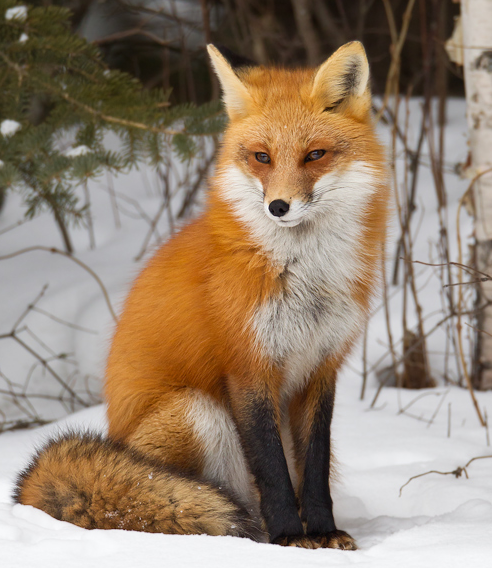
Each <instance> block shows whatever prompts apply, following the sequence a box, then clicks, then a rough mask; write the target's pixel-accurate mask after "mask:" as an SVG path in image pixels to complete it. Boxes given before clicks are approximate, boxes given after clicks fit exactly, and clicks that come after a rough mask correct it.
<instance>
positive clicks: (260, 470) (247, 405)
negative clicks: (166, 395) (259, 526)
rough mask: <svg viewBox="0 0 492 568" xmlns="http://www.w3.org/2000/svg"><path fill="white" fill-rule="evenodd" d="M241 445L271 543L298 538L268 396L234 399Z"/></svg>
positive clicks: (292, 497) (296, 516)
mask: <svg viewBox="0 0 492 568" xmlns="http://www.w3.org/2000/svg"><path fill="white" fill-rule="evenodd" d="M232 398H234V399H235V405H234V409H233V412H234V416H235V420H236V423H237V426H238V430H239V434H240V438H241V442H242V445H243V448H244V451H245V454H246V459H247V461H248V463H249V467H250V469H251V472H252V473H253V475H254V477H255V480H256V484H257V486H258V489H259V491H260V496H261V503H260V506H261V513H262V515H263V518H264V520H265V523H266V526H267V530H268V533H269V536H270V542H277V541H279V540H281V539H283V538H287V537H295V536H301V535H302V534H303V527H302V523H301V520H300V518H299V513H298V510H297V504H296V496H295V492H294V488H293V487H292V483H291V480H290V476H289V471H288V468H287V462H286V459H285V455H284V451H283V448H282V442H281V439H280V433H279V427H278V422H277V420H276V416H275V410H274V405H273V403H272V401H271V398H269V397H268V395H267V394H265V395H264V396H262V395H259V394H258V393H257V392H255V393H252V392H249V393H248V392H244V393H241V396H240V397H237V393H236V395H235V396H234V397H232Z"/></svg>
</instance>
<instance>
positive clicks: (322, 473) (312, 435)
mask: <svg viewBox="0 0 492 568" xmlns="http://www.w3.org/2000/svg"><path fill="white" fill-rule="evenodd" d="M334 401H335V381H334V380H330V381H325V380H322V379H321V380H316V379H315V380H314V381H313V382H312V384H310V385H309V386H308V388H307V389H306V392H305V393H303V395H302V396H301V397H300V399H299V400H298V401H297V403H296V404H295V405H294V412H295V414H296V416H294V417H291V421H292V423H293V436H294V447H295V451H296V459H297V461H298V464H299V465H300V469H301V472H300V473H301V476H300V477H301V483H300V488H299V497H300V505H301V520H302V522H303V524H304V526H305V531H306V537H308V541H309V543H310V545H311V546H312V547H313V548H317V547H323V548H341V549H347V550H355V549H356V548H357V547H356V545H355V541H354V540H353V539H352V537H350V536H349V535H348V534H347V533H346V532H344V531H340V530H337V528H336V525H335V520H334V517H333V500H332V498H331V493H330V458H331V452H330V450H331V449H330V428H331V420H332V416H333V405H334ZM291 416H292V409H291ZM293 545H294V546H306V544H305V543H293ZM311 546H308V547H311Z"/></svg>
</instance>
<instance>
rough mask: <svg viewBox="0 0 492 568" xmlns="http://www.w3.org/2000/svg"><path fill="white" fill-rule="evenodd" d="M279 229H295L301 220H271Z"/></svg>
mask: <svg viewBox="0 0 492 568" xmlns="http://www.w3.org/2000/svg"><path fill="white" fill-rule="evenodd" d="M273 221H275V223H277V225H278V226H279V227H296V226H297V225H299V224H300V223H301V222H302V219H273Z"/></svg>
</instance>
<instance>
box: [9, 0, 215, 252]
mask: <svg viewBox="0 0 492 568" xmlns="http://www.w3.org/2000/svg"><path fill="white" fill-rule="evenodd" d="M69 18H70V11H69V10H67V9H66V8H62V7H58V6H48V7H34V6H32V5H29V4H27V3H22V4H18V3H16V2H15V0H0V191H1V190H3V191H5V190H6V189H8V188H12V189H15V190H18V191H21V192H22V194H23V197H24V201H25V203H26V206H27V209H26V215H27V216H28V217H33V216H34V215H36V214H37V213H39V212H40V211H42V210H49V211H50V212H51V213H52V214H53V216H54V219H55V221H56V223H57V225H58V227H59V228H60V231H61V233H62V237H63V241H64V244H65V247H66V250H67V252H72V245H71V241H70V236H69V232H68V226H69V224H70V223H75V222H80V221H83V220H84V217H85V216H86V215H88V214H90V212H88V211H86V210H85V207H84V206H81V205H80V204H79V201H78V198H77V196H76V193H75V188H76V187H77V186H78V185H79V184H82V183H85V182H87V180H88V179H89V178H93V177H95V176H98V175H100V174H101V173H102V171H103V170H104V169H108V170H110V171H113V172H120V171H122V170H126V169H128V168H131V167H135V166H137V165H138V164H139V163H140V162H142V161H144V162H146V163H150V164H152V165H153V166H156V167H157V166H159V165H161V164H163V152H166V151H169V148H170V147H172V148H174V150H175V152H176V153H177V154H178V156H179V157H180V158H181V159H182V160H187V159H190V158H191V157H192V155H193V153H194V150H195V141H194V139H195V138H196V137H198V136H206V135H213V134H217V133H219V132H221V131H222V130H223V127H224V124H225V117H224V114H223V113H222V111H221V106H220V103H219V102H212V103H208V104H206V105H203V106H200V107H196V106H194V105H192V104H181V105H175V106H173V107H171V106H170V105H169V102H168V98H169V93H168V92H164V91H163V90H161V89H154V90H146V89H144V88H143V86H142V85H141V83H140V82H139V81H138V80H137V79H135V78H133V77H131V76H130V75H128V74H127V73H123V72H120V71H118V70H114V69H109V68H108V67H107V65H106V64H105V63H104V61H103V58H102V55H101V53H100V52H99V50H98V48H97V47H96V46H94V45H92V44H91V43H89V42H87V41H86V40H85V39H84V38H81V37H79V36H77V35H76V34H74V33H73V32H72V31H71V29H70V21H69ZM108 132H113V133H115V134H116V135H117V136H118V138H119V141H120V144H119V145H118V150H109V149H108V148H106V147H105V145H104V140H105V134H107V133H108ZM67 138H71V139H73V140H74V143H73V146H72V148H71V149H69V150H68V151H67V149H66V148H63V144H62V141H63V140H66V139H67ZM170 142H171V145H170Z"/></svg>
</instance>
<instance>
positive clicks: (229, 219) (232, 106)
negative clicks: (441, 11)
mask: <svg viewBox="0 0 492 568" xmlns="http://www.w3.org/2000/svg"><path fill="white" fill-rule="evenodd" d="M208 51H209V54H210V57H211V60H212V63H213V66H214V68H215V71H216V73H217V75H218V78H219V81H220V83H221V86H222V90H223V100H224V104H225V108H226V111H227V113H228V116H229V119H230V120H229V125H228V127H227V129H226V132H225V134H224V138H223V142H222V146H221V150H220V153H219V156H218V159H217V167H216V172H215V175H214V176H213V178H212V180H211V181H210V188H209V192H208V195H207V203H206V207H205V210H204V212H203V213H202V215H201V216H199V217H198V218H197V219H196V220H195V221H193V222H191V223H190V224H188V225H187V226H185V227H184V228H183V229H182V230H181V231H180V232H179V233H178V234H176V235H175V236H174V237H172V238H171V239H170V240H169V241H168V242H167V243H166V244H165V245H164V246H162V248H161V249H160V250H159V251H158V252H157V254H155V256H154V257H153V258H152V259H151V260H150V262H149V263H148V265H147V267H146V268H145V269H144V270H143V272H142V273H141V274H140V276H139V277H138V279H137V280H136V282H135V284H134V286H133V289H132V291H131V293H130V295H129V297H128V300H127V302H126V305H125V307H124V311H123V314H122V316H121V319H120V321H119V323H118V325H117V329H116V333H115V336H114V340H113V344H112V347H111V351H110V354H109V360H108V364H107V373H106V387H105V395H106V399H107V403H108V410H107V412H108V419H109V438H108V439H106V440H105V439H102V438H99V437H97V436H93V435H90V434H82V435H78V434H74V433H70V434H68V435H66V436H62V437H61V438H60V439H56V440H53V441H51V442H50V443H49V444H48V445H47V447H45V448H44V449H42V450H41V451H40V452H39V453H38V454H37V456H35V458H34V459H33V461H32V463H31V465H30V466H29V467H28V468H27V470H26V471H24V472H23V473H22V474H20V476H19V480H18V483H17V488H16V491H15V499H16V501H17V502H19V503H23V504H26V505H33V506H35V507H39V508H41V509H43V510H44V511H46V512H47V513H49V514H50V515H52V516H54V517H56V518H58V519H62V520H66V521H70V522H72V523H75V524H77V525H79V526H82V527H85V528H123V529H129V530H139V531H149V532H164V533H171V534H193V533H206V534H210V535H235V536H243V537H244V536H246V537H250V538H254V539H258V540H261V539H264V540H268V541H269V542H272V543H277V544H281V545H284V546H298V547H304V548H319V547H327V548H340V549H349V550H351V549H355V548H356V545H355V541H354V539H352V538H351V537H350V536H349V535H348V534H347V533H346V532H344V531H342V530H338V529H337V528H336V525H335V521H334V518H333V510H332V509H333V507H332V498H331V494H330V482H329V478H330V459H331V455H330V424H331V419H332V412H333V404H334V398H335V382H336V376H337V371H338V369H339V368H340V366H341V365H342V363H343V361H344V359H345V358H346V356H347V354H348V353H349V351H350V349H351V347H352V345H353V344H354V342H355V340H356V338H357V336H358V335H359V333H360V331H361V329H362V328H363V326H364V323H365V321H366V318H367V315H368V312H369V310H370V307H371V301H372V299H373V297H374V294H375V291H376V290H377V287H378V281H379V274H380V271H381V264H382V249H383V241H384V238H385V231H386V222H387V211H388V206H387V204H388V200H389V188H388V176H387V170H386V164H385V156H384V152H383V149H382V147H381V145H380V143H379V142H378V140H377V138H376V135H375V132H374V125H373V122H372V117H371V96H370V92H369V87H368V79H369V68H368V63H367V59H366V55H365V51H364V48H363V47H362V45H361V44H360V43H359V42H352V43H348V44H346V45H344V46H343V47H341V48H340V49H339V50H338V51H336V52H335V53H334V54H333V55H332V56H331V57H330V58H329V59H327V60H326V61H325V62H324V63H323V64H322V65H321V66H320V67H318V68H317V69H300V70H299V69H296V70H290V69H284V68H276V67H266V66H255V65H254V64H251V63H249V62H248V61H242V60H241V59H238V58H236V57H232V56H231V55H230V52H228V50H225V49H218V48H216V47H214V46H212V45H210V46H208Z"/></svg>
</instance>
